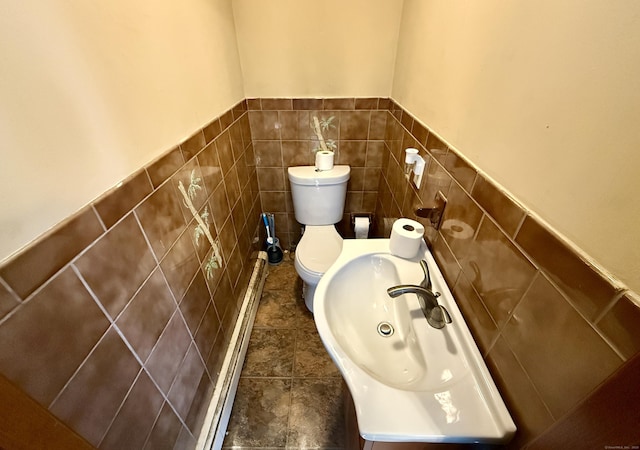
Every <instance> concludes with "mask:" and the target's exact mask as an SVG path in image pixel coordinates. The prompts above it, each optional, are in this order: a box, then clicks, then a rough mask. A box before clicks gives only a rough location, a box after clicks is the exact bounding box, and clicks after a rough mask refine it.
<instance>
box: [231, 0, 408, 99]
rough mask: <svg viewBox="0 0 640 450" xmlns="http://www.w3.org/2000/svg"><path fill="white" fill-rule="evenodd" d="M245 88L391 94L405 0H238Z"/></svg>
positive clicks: (263, 92)
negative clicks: (399, 28)
mask: <svg viewBox="0 0 640 450" xmlns="http://www.w3.org/2000/svg"><path fill="white" fill-rule="evenodd" d="M233 11H234V16H235V21H236V29H237V32H238V49H239V51H240V60H241V64H242V72H243V76H244V81H245V94H246V95H247V97H249V98H254V97H378V96H380V97H388V96H389V93H390V92H391V83H392V78H393V65H394V60H395V52H396V43H397V40H398V27H399V25H400V17H401V13H402V1H399V0H349V1H343V0H320V1H318V0H269V1H258V0H234V1H233Z"/></svg>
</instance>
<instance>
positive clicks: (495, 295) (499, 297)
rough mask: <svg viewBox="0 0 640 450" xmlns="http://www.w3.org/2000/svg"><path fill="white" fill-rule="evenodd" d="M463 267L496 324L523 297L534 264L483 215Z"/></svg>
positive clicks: (504, 319)
mask: <svg viewBox="0 0 640 450" xmlns="http://www.w3.org/2000/svg"><path fill="white" fill-rule="evenodd" d="M461 264H462V268H463V270H464V272H465V274H466V275H467V277H468V278H469V281H471V284H472V285H473V287H474V288H475V290H476V292H478V294H479V295H480V297H481V298H482V301H483V302H484V304H485V306H486V307H487V309H488V310H489V312H490V313H491V316H492V317H493V320H495V322H496V323H497V324H498V327H499V328H502V326H503V325H504V324H505V322H506V321H507V319H508V318H509V316H510V314H511V312H512V311H513V308H514V307H515V306H516V304H517V303H518V301H519V300H520V299H521V298H522V296H523V295H524V293H525V291H526V290H527V288H528V287H529V285H530V284H531V281H532V280H533V277H534V276H535V274H536V269H535V267H534V266H533V265H532V264H531V263H530V262H529V261H528V260H527V259H526V258H525V257H524V256H523V255H522V253H521V252H520V251H519V250H518V249H517V248H516V247H515V246H514V245H513V244H512V243H511V241H509V240H508V239H507V237H506V236H505V235H504V234H503V233H502V232H501V231H500V229H499V228H498V227H496V226H495V225H494V224H493V222H491V220H489V219H488V218H487V217H486V216H485V217H484V219H483V220H482V223H481V225H480V228H479V230H478V234H477V236H476V238H475V239H474V240H473V242H472V243H471V244H470V248H469V252H468V253H467V256H466V257H465V258H464V260H463V261H461Z"/></svg>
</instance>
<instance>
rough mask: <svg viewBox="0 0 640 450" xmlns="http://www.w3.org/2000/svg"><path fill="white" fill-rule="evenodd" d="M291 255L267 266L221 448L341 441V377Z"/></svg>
mask: <svg viewBox="0 0 640 450" xmlns="http://www.w3.org/2000/svg"><path fill="white" fill-rule="evenodd" d="M292 257H293V254H289V253H287V254H285V260H284V261H283V262H282V263H281V264H280V265H278V266H269V274H268V276H267V280H266V282H265V287H264V291H263V294H262V298H261V300H260V306H259V307H258V312H257V315H256V320H255V324H254V326H253V331H252V333H251V338H250V341H249V349H248V351H247V357H246V359H245V363H244V367H243V369H242V373H241V375H240V382H239V386H238V391H237V394H236V399H235V402H234V405H233V410H232V412H231V419H230V421H229V426H228V427H227V435H226V438H225V440H224V443H223V448H252V449H256V448H267V447H268V448H271V449H275V448H287V449H295V448H301V449H302V448H314V449H340V450H342V449H344V447H345V425H344V406H343V405H344V398H343V390H342V378H341V376H340V372H339V371H338V369H337V368H336V367H335V365H334V364H333V361H331V359H330V358H329V356H328V354H327V353H326V351H325V349H324V347H323V345H322V342H321V341H320V337H319V336H318V333H317V331H316V328H315V324H314V322H313V316H312V315H311V313H310V312H309V311H308V310H307V309H306V307H305V306H304V302H303V301H302V299H301V292H302V283H301V281H300V279H299V278H298V276H297V274H296V271H295V268H294V266H293V260H292Z"/></svg>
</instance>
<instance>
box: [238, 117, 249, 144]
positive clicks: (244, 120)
mask: <svg viewBox="0 0 640 450" xmlns="http://www.w3.org/2000/svg"><path fill="white" fill-rule="evenodd" d="M240 131H241V132H242V142H244V147H245V151H246V148H247V146H248V145H249V144H251V124H250V123H249V114H247V113H246V112H245V113H243V114H242V116H241V117H240Z"/></svg>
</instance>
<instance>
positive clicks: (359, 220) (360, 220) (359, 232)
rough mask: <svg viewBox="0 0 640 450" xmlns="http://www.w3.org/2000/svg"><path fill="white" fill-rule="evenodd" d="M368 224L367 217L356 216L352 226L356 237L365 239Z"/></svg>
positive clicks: (367, 232) (367, 234)
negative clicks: (354, 223)
mask: <svg viewBox="0 0 640 450" xmlns="http://www.w3.org/2000/svg"><path fill="white" fill-rule="evenodd" d="M369 225H370V224H369V218H368V217H356V225H355V227H354V230H355V232H356V239H367V238H368V237H369Z"/></svg>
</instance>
